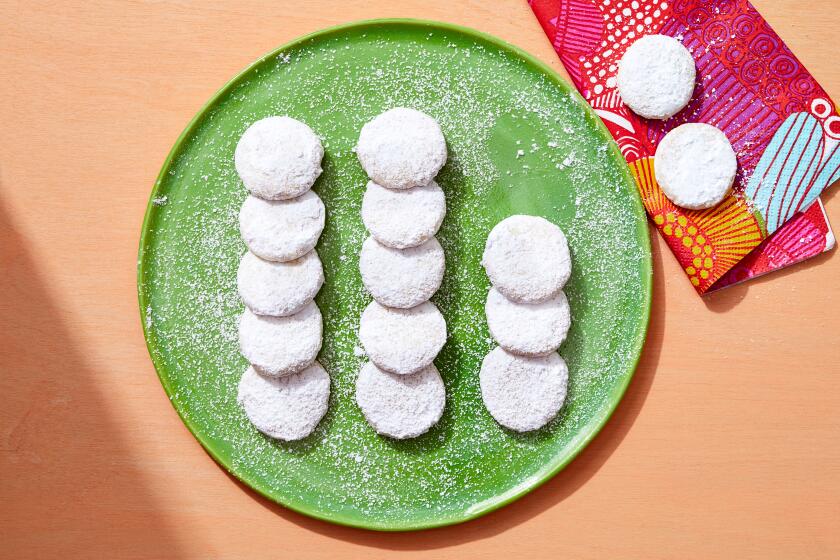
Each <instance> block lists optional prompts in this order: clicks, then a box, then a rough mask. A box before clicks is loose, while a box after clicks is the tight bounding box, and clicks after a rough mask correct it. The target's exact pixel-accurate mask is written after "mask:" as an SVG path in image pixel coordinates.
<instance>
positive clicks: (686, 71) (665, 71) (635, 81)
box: [616, 35, 697, 119]
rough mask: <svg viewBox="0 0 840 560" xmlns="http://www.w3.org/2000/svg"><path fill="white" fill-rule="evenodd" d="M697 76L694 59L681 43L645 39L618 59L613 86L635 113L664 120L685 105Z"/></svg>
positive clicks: (663, 38) (660, 38) (663, 37)
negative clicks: (615, 85)
mask: <svg viewBox="0 0 840 560" xmlns="http://www.w3.org/2000/svg"><path fill="white" fill-rule="evenodd" d="M696 73H697V71H696V69H695V67H694V58H693V57H692V56H691V53H690V52H688V49H686V48H685V47H684V46H683V45H682V43H680V42H679V41H677V40H676V39H674V38H673V37H668V36H667V35H645V36H644V37H642V38H641V39H639V40H637V41H636V42H635V43H633V44H632V45H630V48H628V49H627V51H626V52H625V53H624V56H623V57H622V58H621V62H619V64H618V75H617V76H616V84H617V85H618V92H619V93H620V94H621V98H622V100H623V101H624V102H625V103H626V104H627V106H628V107H630V109H632V110H633V112H634V113H636V114H637V115H641V116H643V117H646V118H648V119H667V118H668V117H671V116H673V115H675V114H677V113H678V112H679V111H680V110H681V109H682V108H683V107H685V106H686V105H688V102H689V101H690V100H691V96H692V94H693V93H694V80H695V78H696Z"/></svg>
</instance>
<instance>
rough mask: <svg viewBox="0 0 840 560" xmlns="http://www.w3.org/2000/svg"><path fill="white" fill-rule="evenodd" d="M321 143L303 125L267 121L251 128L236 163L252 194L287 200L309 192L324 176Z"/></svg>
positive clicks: (282, 120)
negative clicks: (322, 173)
mask: <svg viewBox="0 0 840 560" xmlns="http://www.w3.org/2000/svg"><path fill="white" fill-rule="evenodd" d="M323 157H324V148H323V147H322V146H321V140H320V139H319V138H318V136H317V135H316V134H315V133H314V132H313V131H312V129H311V128H309V127H308V126H306V125H305V124H303V123H302V122H300V121H296V120H295V119H292V118H290V117H268V118H265V119H262V120H259V121H257V122H255V123H254V124H252V125H251V126H250V127H248V130H246V131H245V133H244V134H243V135H242V137H241V138H240V139H239V143H238V144H237V145H236V151H235V153H234V163H235V165H236V172H237V173H239V178H240V179H242V182H243V183H244V184H245V187H246V188H247V189H248V190H249V191H251V194H253V195H254V196H258V197H260V198H265V199H267V200H285V199H287V198H294V197H296V196H300V195H302V194H303V193H305V192H306V191H308V190H309V189H310V188H311V187H312V184H313V183H315V179H317V178H318V176H319V175H320V174H321V159H322V158H323Z"/></svg>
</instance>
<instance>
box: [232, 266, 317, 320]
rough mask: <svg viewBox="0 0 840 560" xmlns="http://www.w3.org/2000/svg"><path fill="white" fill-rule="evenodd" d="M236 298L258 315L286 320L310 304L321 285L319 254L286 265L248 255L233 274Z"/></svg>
mask: <svg viewBox="0 0 840 560" xmlns="http://www.w3.org/2000/svg"><path fill="white" fill-rule="evenodd" d="M236 283H237V286H238V288H239V296H240V297H241V298H242V301H243V302H244V303H245V305H247V306H248V308H249V309H250V310H251V311H253V312H254V313H256V314H258V315H275V316H279V317H282V316H286V315H291V314H293V313H297V312H298V311H300V309H301V308H302V307H303V306H304V305H306V304H307V303H308V302H310V301H312V298H314V297H315V294H317V293H318V290H320V289H321V286H322V285H323V284H324V270H323V268H322V267H321V259H319V258H318V253H317V252H315V251H310V252H308V253H306V254H305V255H304V256H302V257H300V258H299V259H295V260H293V261H287V262H273V261H266V260H263V259H261V258H259V257H258V256H256V255H255V254H253V253H251V252H248V253H245V256H244V257H242V261H241V262H240V263H239V271H238V272H237V274H236Z"/></svg>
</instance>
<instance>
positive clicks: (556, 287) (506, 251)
mask: <svg viewBox="0 0 840 560" xmlns="http://www.w3.org/2000/svg"><path fill="white" fill-rule="evenodd" d="M481 264H482V265H483V266H484V269H485V270H486V271H487V276H489V277H490V282H491V283H492V284H493V286H494V287H495V288H496V289H497V290H499V292H501V293H502V295H504V296H505V297H506V298H508V299H509V300H512V301H515V302H517V303H539V302H542V301H546V300H548V299H550V298H552V297H554V296H555V295H557V292H559V291H560V290H561V289H562V288H563V285H564V284H565V283H566V281H567V280H568V279H569V276H570V275H571V273H572V260H571V256H570V255H569V246H568V244H567V243H566V236H565V235H563V232H562V231H561V230H560V228H559V227H557V226H556V225H554V224H552V223H551V222H549V221H548V220H546V219H545V218H540V217H537V216H523V215H517V216H511V217H509V218H505V219H504V220H502V221H501V222H499V223H498V224H496V227H494V228H493V230H492V231H491V232H490V235H488V236H487V243H486V245H485V246H484V256H483V257H482V259H481Z"/></svg>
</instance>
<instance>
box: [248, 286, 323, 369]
mask: <svg viewBox="0 0 840 560" xmlns="http://www.w3.org/2000/svg"><path fill="white" fill-rule="evenodd" d="M322 335H323V325H322V322H321V311H320V310H319V309H318V306H317V305H315V302H314V301H312V302H309V303H308V304H307V305H305V306H304V307H303V309H301V310H300V311H298V312H297V313H295V314H294V315H289V316H288V317H270V316H268V315H256V314H254V313H252V312H251V311H250V310H248V309H246V310H245V313H243V314H242V318H241V319H240V320H239V348H240V350H241V351H242V355H243V356H245V358H246V359H247V360H248V361H249V362H251V365H252V366H254V368H255V369H256V370H257V371H258V372H259V373H261V374H263V375H270V376H274V377H279V376H282V375H290V374H292V373H297V372H299V371H301V370H302V369H304V368H306V367H309V366H310V365H311V364H312V362H314V361H315V357H316V356H317V355H318V352H319V351H320V350H321V342H322Z"/></svg>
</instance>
